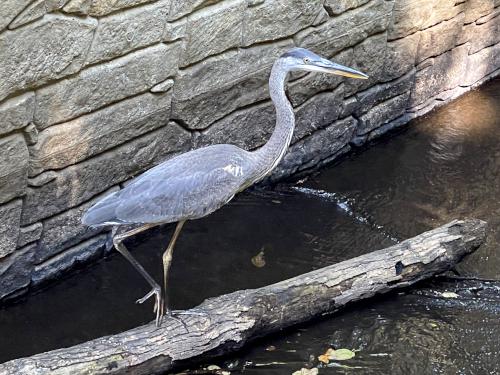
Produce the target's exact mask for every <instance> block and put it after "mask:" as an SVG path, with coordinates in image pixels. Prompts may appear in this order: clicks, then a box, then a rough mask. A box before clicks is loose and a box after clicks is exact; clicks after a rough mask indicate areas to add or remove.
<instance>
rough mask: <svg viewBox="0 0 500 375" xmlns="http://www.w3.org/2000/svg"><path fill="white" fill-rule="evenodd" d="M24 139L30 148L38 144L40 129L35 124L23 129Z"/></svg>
mask: <svg viewBox="0 0 500 375" xmlns="http://www.w3.org/2000/svg"><path fill="white" fill-rule="evenodd" d="M23 133H24V138H25V139H26V143H27V144H28V145H29V146H32V145H34V144H35V143H37V142H38V129H37V128H36V126H35V125H34V124H29V125H28V126H27V127H25V128H24V129H23Z"/></svg>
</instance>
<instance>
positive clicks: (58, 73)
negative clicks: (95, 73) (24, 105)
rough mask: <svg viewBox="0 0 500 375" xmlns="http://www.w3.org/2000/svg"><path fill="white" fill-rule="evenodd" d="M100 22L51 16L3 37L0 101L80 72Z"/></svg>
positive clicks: (0, 46)
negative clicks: (95, 29)
mask: <svg viewBox="0 0 500 375" xmlns="http://www.w3.org/2000/svg"><path fill="white" fill-rule="evenodd" d="M96 26H97V21H96V20H93V19H90V18H89V19H77V18H69V17H65V16H61V15H51V14H49V15H47V16H45V17H44V18H43V19H41V20H40V21H37V22H36V23H33V24H32V25H29V27H22V28H19V29H17V30H14V31H12V32H9V33H3V34H1V35H0V61H2V64H0V100H2V99H3V98H5V97H6V96H7V95H9V94H12V93H13V92H15V91H17V90H22V89H26V88H28V87H33V86H40V85H42V84H44V83H47V82H48V81H50V80H52V79H56V78H61V77H64V76H66V75H68V74H72V73H75V72H77V71H79V70H80V68H81V66H82V65H83V62H84V59H85V53H86V51H87V50H88V47H89V45H90V43H91V41H92V34H93V30H94V28H95V27H96Z"/></svg>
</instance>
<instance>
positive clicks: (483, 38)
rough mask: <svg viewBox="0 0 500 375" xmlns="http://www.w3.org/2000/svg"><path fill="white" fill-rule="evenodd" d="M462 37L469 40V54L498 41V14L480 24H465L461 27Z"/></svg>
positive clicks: (499, 24)
mask: <svg viewBox="0 0 500 375" xmlns="http://www.w3.org/2000/svg"><path fill="white" fill-rule="evenodd" d="M463 38H464V39H465V40H466V41H469V42H470V50H469V53H470V54H471V55H472V54H474V53H476V52H479V51H480V50H482V49H483V48H485V47H489V46H491V45H493V44H496V43H498V42H500V16H497V17H496V18H493V19H492V20H490V21H488V22H486V23H483V24H481V25H467V26H466V27H464V29H463Z"/></svg>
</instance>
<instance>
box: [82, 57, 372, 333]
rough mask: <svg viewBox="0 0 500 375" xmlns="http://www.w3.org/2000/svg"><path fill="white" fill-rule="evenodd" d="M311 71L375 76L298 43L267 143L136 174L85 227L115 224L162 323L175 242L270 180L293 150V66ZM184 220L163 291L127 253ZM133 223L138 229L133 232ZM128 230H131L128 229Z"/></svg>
mask: <svg viewBox="0 0 500 375" xmlns="http://www.w3.org/2000/svg"><path fill="white" fill-rule="evenodd" d="M296 70H299V71H310V72H320V73H327V74H336V75H340V76H346V77H351V78H360V79H366V78H368V76H367V75H365V74H364V73H361V72H359V71H357V70H354V69H351V68H348V67H345V66H342V65H339V64H337V63H334V62H331V61H329V60H327V59H325V58H322V57H320V56H318V55H316V54H315V53H313V52H311V51H309V50H307V49H304V48H293V49H291V50H289V51H288V52H286V53H284V54H283V55H281V56H280V57H279V58H278V59H277V60H276V61H275V63H274V64H273V67H272V69H271V75H270V78H269V93H270V96H271V99H272V101H273V104H274V106H275V109H276V126H275V129H274V131H273V133H272V135H271V137H270V138H269V140H268V141H267V143H266V144H264V145H263V146H262V147H260V148H259V149H257V150H255V151H246V150H243V149H241V148H239V147H236V146H233V145H229V144H218V145H212V146H208V147H203V148H199V149H196V150H192V151H189V152H186V153H184V154H181V155H178V156H175V157H173V158H171V159H169V160H167V161H165V162H163V163H161V164H159V165H157V166H155V167H154V168H151V169H150V170H148V171H146V172H145V173H143V174H142V175H140V176H138V177H136V178H134V179H133V180H132V181H131V182H130V184H128V185H127V186H126V187H125V188H123V189H122V190H119V191H117V192H114V193H112V194H110V195H108V196H106V197H104V198H103V199H102V200H100V201H99V202H97V203H96V204H95V205H94V206H92V207H91V208H90V209H89V210H88V211H87V212H86V213H85V215H84V216H83V218H82V222H83V224H86V225H89V226H93V227H98V226H111V227H112V239H113V244H114V246H115V248H116V249H117V250H118V251H119V252H120V253H121V254H122V255H123V256H124V257H125V258H126V259H127V260H128V261H129V262H130V263H131V264H132V265H133V266H134V267H135V268H136V270H137V271H138V272H139V273H140V274H141V275H142V276H143V277H144V278H145V279H146V281H147V282H148V283H149V284H150V285H151V288H152V289H151V291H150V292H149V293H147V294H146V295H145V296H144V297H143V298H140V299H139V300H137V303H143V302H144V301H146V300H147V299H149V298H150V297H153V296H154V297H155V305H154V312H155V313H156V325H157V326H160V325H161V320H162V316H163V315H164V313H165V314H169V315H170V314H171V311H170V310H169V309H168V304H167V301H166V288H167V279H168V271H169V268H170V264H171V262H172V253H173V249H174V246H175V242H176V241H177V238H178V237H179V233H180V231H181V229H182V226H183V225H184V223H185V222H186V221H187V220H194V219H198V218H201V217H204V216H207V215H209V214H210V213H212V212H214V211H215V210H217V209H219V208H220V207H222V206H223V205H225V204H226V203H228V202H229V201H230V200H231V199H232V198H233V197H234V195H235V194H237V193H239V192H240V191H242V190H244V189H246V188H247V187H249V186H250V185H252V184H255V183H256V182H258V181H260V180H262V179H263V178H264V177H265V176H266V175H268V174H269V173H270V172H271V171H272V170H273V169H274V168H275V167H276V165H277V164H278V163H279V162H280V160H281V159H282V158H283V156H284V155H285V153H286V151H287V149H288V146H289V145H290V141H291V139H292V134H293V130H294V126H295V116H294V112H293V108H292V105H291V104H290V102H289V101H288V99H287V97H286V94H285V82H286V77H287V75H288V73H289V72H290V71H296ZM174 222H175V223H177V226H176V228H175V231H174V234H173V236H172V238H171V240H170V243H169V244H168V246H167V248H166V250H165V252H164V253H163V257H162V258H163V293H162V289H161V288H160V286H159V285H158V284H157V283H156V281H155V280H154V279H153V278H152V277H151V276H150V275H149V274H148V273H147V272H146V270H145V269H144V268H143V267H142V266H141V264H139V262H137V260H136V259H135V258H134V257H133V256H132V254H130V252H129V251H128V250H127V248H126V247H125V245H124V244H123V241H124V240H125V239H126V238H127V237H130V236H132V235H135V234H137V233H139V232H142V231H144V230H146V229H148V228H151V227H154V226H157V225H161V224H166V223H174ZM131 225H133V226H134V229H131V230H130V228H131V227H130V226H131ZM124 228H125V229H128V230H127V231H124V230H123V229H124Z"/></svg>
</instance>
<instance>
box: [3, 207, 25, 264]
mask: <svg viewBox="0 0 500 375" xmlns="http://www.w3.org/2000/svg"><path fill="white" fill-rule="evenodd" d="M21 209H22V201H21V200H20V199H16V200H14V201H12V202H9V203H7V204H4V205H1V206H0V259H1V258H3V257H5V256H6V255H9V254H10V253H12V252H13V251H14V250H15V249H16V247H17V238H18V236H19V222H20V219H21Z"/></svg>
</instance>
